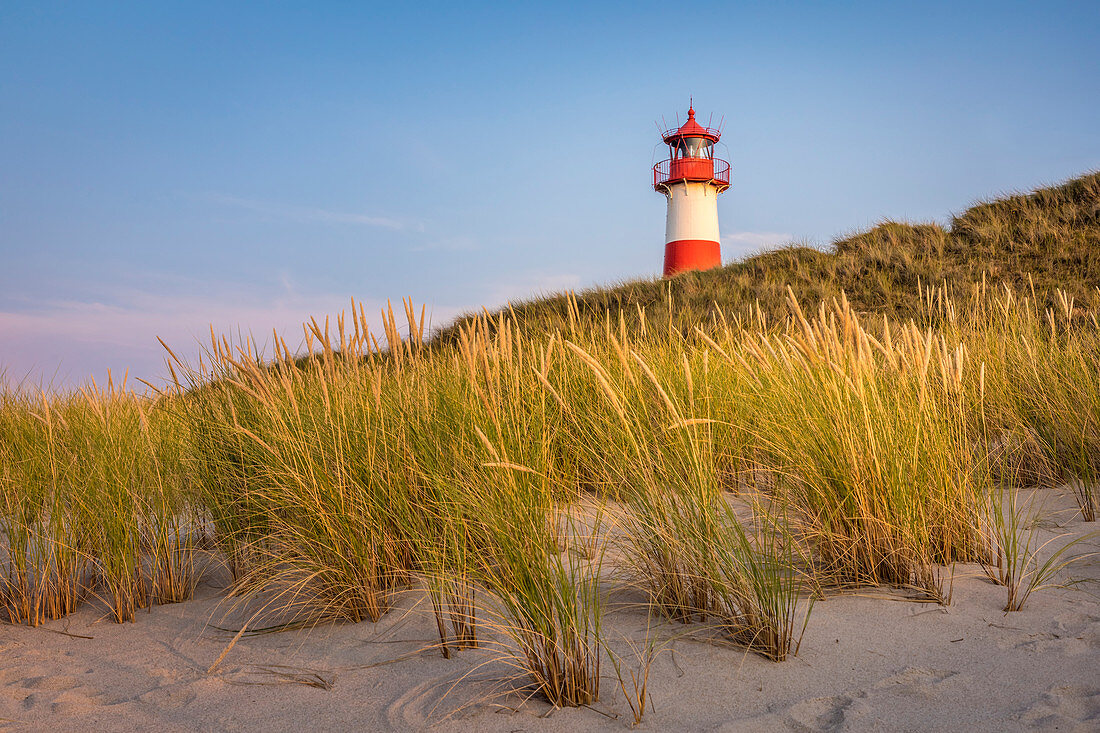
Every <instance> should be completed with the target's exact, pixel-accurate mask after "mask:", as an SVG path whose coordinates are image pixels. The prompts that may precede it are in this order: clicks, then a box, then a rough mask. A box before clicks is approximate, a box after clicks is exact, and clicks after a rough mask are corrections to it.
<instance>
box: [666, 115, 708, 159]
mask: <svg viewBox="0 0 1100 733" xmlns="http://www.w3.org/2000/svg"><path fill="white" fill-rule="evenodd" d="M663 137H664V140H665V142H666V143H668V144H669V145H676V144H677V143H679V142H680V141H683V140H688V139H691V138H695V139H699V140H706V141H707V142H708V143H716V142H718V139H719V138H720V137H722V133H721V132H720V131H719V130H716V129H714V128H712V127H704V126H703V125H700V124H699V123H698V122H697V121H696V120H695V108H694V107H689V108H688V118H687V122H685V123H684V124H682V125H680V126H679V127H678V128H676V129H675V130H669V131H668V132H666V133H665V134H664V136H663ZM692 157H694V156H692Z"/></svg>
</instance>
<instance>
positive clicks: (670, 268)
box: [653, 106, 730, 277]
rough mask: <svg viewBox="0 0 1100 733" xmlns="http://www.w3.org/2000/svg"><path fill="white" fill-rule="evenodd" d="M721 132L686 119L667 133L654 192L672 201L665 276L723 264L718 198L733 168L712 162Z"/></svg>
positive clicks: (692, 116) (691, 115)
mask: <svg viewBox="0 0 1100 733" xmlns="http://www.w3.org/2000/svg"><path fill="white" fill-rule="evenodd" d="M721 136H722V133H721V131H720V130H717V129H714V128H711V127H704V126H702V125H700V124H699V123H698V122H696V121H695V108H694V106H692V107H690V108H689V109H688V119H687V122H685V123H684V124H683V125H681V126H680V127H678V128H677V129H675V130H669V131H668V132H666V133H664V135H663V138H664V141H665V144H666V145H668V153H669V155H668V160H662V161H661V162H660V163H658V164H657V165H655V166H653V188H655V189H656V190H657V191H659V192H661V193H663V194H664V195H665V196H666V197H667V198H668V215H667V218H666V219H665V268H664V276H665V277H672V276H673V275H675V274H677V273H680V272H684V271H686V270H709V269H710V268H712V267H718V266H720V265H721V264H722V252H721V247H720V245H719V243H718V242H719V239H718V194H720V193H722V192H723V191H725V190H726V189H727V188H729V186H730V164H729V163H727V162H726V161H724V160H720V159H718V158H715V157H714V144H715V143H717V142H718V139H719V138H720V137H721Z"/></svg>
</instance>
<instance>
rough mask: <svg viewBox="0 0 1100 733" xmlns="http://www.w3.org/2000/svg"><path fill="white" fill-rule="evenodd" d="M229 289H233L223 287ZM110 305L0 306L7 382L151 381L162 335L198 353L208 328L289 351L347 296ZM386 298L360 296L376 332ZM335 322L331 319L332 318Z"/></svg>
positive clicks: (160, 370) (120, 296)
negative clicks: (280, 343) (125, 376)
mask: <svg viewBox="0 0 1100 733" xmlns="http://www.w3.org/2000/svg"><path fill="white" fill-rule="evenodd" d="M225 292H227V293H232V292H233V288H231V287H228V286H227V287H226V288H225ZM112 300H113V302H112V303H110V304H107V303H102V302H95V301H76V300H64V301H41V302H35V303H27V304H25V307H22V308H20V310H18V311H0V370H6V372H7V378H8V379H9V380H12V381H21V380H23V379H28V380H29V381H31V382H32V383H37V382H39V381H46V382H49V381H51V379H52V380H53V381H54V384H55V386H66V385H70V386H71V385H74V384H78V383H80V382H82V381H83V380H84V379H86V378H87V377H88V376H91V375H95V376H96V377H103V376H105V374H106V371H107V369H111V370H112V371H113V372H114V373H116V374H121V373H122V372H123V371H124V370H127V369H128V370H129V371H130V373H131V374H132V375H135V376H139V377H142V378H144V379H147V380H149V381H154V382H155V380H156V379H157V378H162V377H164V376H165V375H166V374H167V370H166V369H165V367H164V357H165V356H166V354H165V352H164V350H163V349H162V348H161V346H160V344H159V343H158V342H157V337H158V336H159V337H160V338H162V339H163V340H164V341H165V342H166V343H167V344H168V345H169V346H171V347H172V349H173V350H174V351H175V352H176V353H178V354H179V355H180V357H182V358H184V359H187V360H194V359H196V358H197V356H198V354H199V352H200V349H201V345H202V344H205V343H206V342H208V341H209V334H210V328H211V326H213V328H214V331H215V332H217V333H219V334H223V333H224V334H227V335H231V336H232V337H236V336H238V334H239V335H241V336H244V337H246V338H247V337H249V336H252V337H254V338H255V340H256V342H257V344H258V345H259V346H260V347H261V348H263V349H268V353H270V346H269V345H270V341H271V339H270V335H271V333H272V330H275V331H278V333H279V334H280V336H282V337H283V338H284V339H285V340H286V341H287V344H288V346H289V347H290V348H291V349H292V350H294V349H296V348H300V347H301V344H302V342H303V332H302V323H303V322H305V321H307V320H308V319H309V317H310V316H316V317H317V318H318V320H320V321H323V319H324V317H325V316H326V315H332V316H335V315H336V314H338V313H340V312H341V311H344V310H347V308H348V307H349V305H350V298H349V297H343V296H337V295H301V294H295V293H293V292H289V291H285V290H284V291H282V292H277V293H272V294H256V293H252V294H244V295H241V294H231V295H220V296H218V295H215V296H207V295H190V294H172V295H161V294H156V293H151V292H147V291H136V290H135V291H130V292H124V293H116V294H115V295H114V297H113V298H112ZM383 305H384V303H381V302H377V301H365V302H364V303H363V306H364V310H365V311H366V313H367V316H368V321H370V322H369V324H368V325H370V327H371V328H372V330H374V331H378V330H379V326H380V324H381V318H380V316H379V315H377V314H379V312H380V310H381V308H382V306H383ZM460 310H461V309H459V308H453V307H442V308H435V309H434V311H433V313H432V319H433V322H436V323H438V322H441V321H443V320H449V319H450V318H453V317H454V316H455V315H457V314H458V313H459V312H460ZM333 328H335V320H333Z"/></svg>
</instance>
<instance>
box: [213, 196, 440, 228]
mask: <svg viewBox="0 0 1100 733" xmlns="http://www.w3.org/2000/svg"><path fill="white" fill-rule="evenodd" d="M204 198H206V199H207V200H209V201H212V202H214V203H217V204H221V205H223V206H229V207H233V208H237V209H244V210H246V211H251V212H254V213H257V214H263V215H264V216H269V217H272V218H278V219H284V220H287V221H296V222H319V223H322V224H356V225H360V226H369V227H380V228H382V229H392V230H394V231H401V230H413V231H423V230H424V225H423V224H422V223H420V222H409V221H403V220H401V219H393V218H390V217H387V216H372V215H370V214H361V213H355V212H346V211H332V210H330V209H319V208H315V207H311V206H297V205H294V204H283V203H276V202H272V201H260V200H257V199H249V198H242V197H240V196H229V195H226V194H220V193H215V194H208V195H206V196H205V197H204Z"/></svg>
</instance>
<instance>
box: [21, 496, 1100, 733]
mask: <svg viewBox="0 0 1100 733" xmlns="http://www.w3.org/2000/svg"><path fill="white" fill-rule="evenodd" d="M1043 494H1044V496H1045V497H1046V498H1047V499H1048V501H1047V508H1048V509H1050V510H1052V511H1053V512H1054V513H1053V514H1052V515H1050V516H1051V524H1050V526H1047V527H1044V529H1043V530H1041V533H1042V535H1043V538H1044V539H1046V538H1049V537H1053V536H1055V535H1056V534H1061V533H1063V532H1068V533H1071V534H1073V535H1081V534H1086V533H1088V532H1091V531H1093V530H1095V529H1096V527H1095V525H1090V524H1086V523H1083V522H1081V521H1080V520H1079V519H1069V517H1070V516H1071V514H1072V510H1071V507H1072V506H1073V502H1072V498H1071V497H1069V496H1068V495H1067V494H1066V493H1065V492H1059V491H1053V490H1052V491H1046V492H1043ZM1063 522H1064V525H1063V526H1061V527H1058V526H1057V525H1058V524H1062V523H1063ZM1075 549H1076V550H1077V552H1078V553H1087V552H1094V551H1097V550H1100V539H1097V538H1092V539H1089V540H1086V541H1085V542H1082V543H1081V544H1080V545H1078V546H1077V548H1075ZM1065 577H1076V578H1087V579H1090V580H1091V581H1092V582H1090V583H1086V584H1084V585H1081V586H1078V587H1077V588H1076V589H1067V588H1058V589H1051V590H1045V591H1042V592H1039V593H1037V594H1036V595H1034V596H1032V597H1031V599H1029V601H1028V603H1027V605H1026V606H1025V607H1024V609H1023V610H1022V611H1020V612H1017V613H1010V614H1005V613H1003V612H1002V611H1001V608H1002V606H1003V605H1004V602H1005V598H1004V596H1005V592H1004V589H1003V588H1000V587H998V586H995V585H993V584H991V583H990V582H989V581H988V580H986V579H985V578H984V576H983V575H982V573H981V571H980V569H979V568H977V567H974V566H960V567H958V568H957V569H956V577H955V583H954V597H953V600H952V603H951V605H950V606H946V607H941V606H937V605H933V604H921V603H913V602H909V601H905V600H900V596H898V594H897V593H896V592H892V591H889V590H883V591H881V592H866V591H865V592H863V593H861V594H859V595H854V594H847V595H837V596H833V597H830V598H828V599H826V600H823V601H819V602H818V603H817V605H816V607H815V609H814V612H813V615H812V617H811V619H810V625H809V628H808V630H807V632H806V636H805V638H804V640H803V643H802V648H801V651H800V653H799V655H798V656H797V657H794V658H792V659H790V660H789V661H786V662H783V663H780V664H776V663H774V662H770V661H767V660H765V659H762V658H760V657H758V656H755V655H752V654H745V653H743V652H741V651H739V650H737V649H733V648H729V647H727V646H722V645H717V644H714V643H711V642H708V641H707V640H706V636H707V634H706V629H705V628H703V627H696V626H679V625H670V624H662V625H659V626H656V627H655V629H656V632H657V633H658V634H659V635H661V637H662V639H664V640H666V641H667V644H666V646H665V651H664V652H663V653H662V654H661V655H660V656H659V657H658V658H657V659H656V661H655V662H654V664H653V667H652V671H651V677H650V691H651V693H652V703H653V710H652V711H650V712H649V713H647V715H646V718H645V720H644V721H643V723H642V725H641V726H640V727H641V728H643V729H650V730H666V729H680V730H714V731H729V732H731V733H732V732H733V731H761V730H765V731H770V730H777V731H788V730H789V731H845V730H902V731H918V730H960V731H962V730H965V731H1011V730H1033V729H1038V730H1060V731H1095V730H1100V600H1098V596H1097V594H1098V591H1100V586H1098V585H1096V581H1098V580H1100V557H1091V558H1087V559H1085V560H1082V561H1081V562H1079V563H1077V564H1076V565H1074V566H1072V567H1071V568H1070V570H1069V571H1068V575H1067V576H1063V578H1065ZM217 585H218V579H217V578H216V577H215V578H213V579H211V580H209V581H207V583H206V584H204V585H203V586H202V587H201V589H200V592H199V593H198V596H197V598H196V600H194V601H191V602H188V603H183V604H177V605H169V606H158V607H154V608H153V609H152V610H151V611H150V612H148V613H145V612H143V613H141V614H139V616H138V620H137V622H136V623H134V624H126V625H117V624H114V623H112V622H110V621H109V620H108V619H107V618H105V616H106V610H105V608H104V607H102V606H100V605H98V604H96V603H90V604H87V605H86V606H85V607H83V608H82V609H81V610H80V611H79V612H77V613H76V614H74V615H73V616H71V617H69V618H66V619H62V620H60V621H55V622H52V623H50V624H49V625H47V626H46V627H43V628H37V629H35V628H27V627H16V626H3V627H0V660H2V665H0V719H2V723H0V724H2V725H4V726H7V727H9V728H11V729H14V730H34V729H54V730H81V729H83V730H135V729H149V728H153V727H155V728H156V729H157V730H160V731H174V730H181V731H182V730H256V729H262V730H288V731H289V730H302V729H310V728H313V729H317V730H350V729H357V730H405V729H420V728H427V727H436V728H439V729H444V730H452V729H457V730H478V731H483V730H484V731H514V730H546V731H553V730H623V729H627V728H629V727H630V723H631V714H630V710H629V708H628V706H627V704H626V700H625V698H624V697H623V695H622V693H621V692H620V690H619V688H618V682H617V680H616V679H615V677H614V674H613V670H612V667H611V665H610V664H605V665H604V669H603V672H604V679H603V686H602V693H601V700H600V701H599V702H598V703H597V704H596V705H594V706H593V707H592V708H591V709H568V710H552V709H551V708H550V707H549V706H548V705H546V704H545V703H542V702H539V701H537V700H524V697H523V695H522V694H521V693H519V692H515V691H512V692H510V693H509V692H508V690H510V689H512V687H513V685H512V683H510V682H509V681H508V676H509V672H510V671H509V669H508V668H507V667H506V666H504V665H502V664H500V663H494V662H493V661H492V655H491V654H490V653H489V652H487V651H485V650H472V651H466V652H462V653H460V654H458V655H457V656H456V657H455V658H453V659H451V660H445V659H443V658H442V657H441V656H440V655H439V654H438V653H437V652H435V651H432V650H431V649H427V648H426V647H428V646H430V645H431V644H432V643H433V641H434V638H433V637H434V626H433V622H432V619H431V616H430V606H429V604H428V602H427V600H426V598H424V597H422V596H421V595H420V594H419V593H416V592H409V593H407V594H405V595H404V596H403V597H402V598H401V600H400V603H399V605H398V608H397V609H395V610H394V611H392V612H391V613H390V614H388V615H387V616H386V617H385V618H384V619H383V620H382V621H381V622H379V623H377V624H370V623H362V624H354V625H351V624H345V625H331V626H322V627H317V628H313V629H310V630H297V631H288V632H281V633H268V634H259V635H252V636H245V637H242V639H241V640H240V642H239V643H238V644H237V645H236V646H235V647H234V648H233V649H232V650H231V651H230V653H229V654H228V655H227V656H226V658H225V660H224V661H223V662H222V664H221V665H220V666H219V668H218V669H217V670H216V671H215V672H214V673H213V674H207V673H206V670H207V669H208V668H209V666H210V665H211V663H212V662H213V661H214V660H215V659H217V657H218V655H219V654H220V653H221V652H222V650H223V649H225V647H226V645H227V644H228V642H229V641H230V639H231V638H232V636H233V634H232V633H231V632H229V631H224V630H221V629H219V628H218V627H219V626H220V627H222V628H232V627H234V625H235V624H238V625H239V624H240V623H241V621H242V619H243V618H244V617H243V616H242V615H241V614H240V613H230V612H229V609H228V608H227V606H226V605H225V602H224V598H223V595H222V594H221V592H220V590H219V588H218V587H217ZM610 600H611V602H612V603H613V604H616V608H614V609H613V610H612V611H611V613H610V614H609V616H608V618H607V619H606V625H607V633H608V636H609V637H610V638H611V639H612V640H615V639H619V638H622V637H624V636H630V637H633V638H640V637H641V635H642V634H643V633H644V629H645V626H646V617H645V612H644V610H642V609H640V608H639V606H638V603H637V602H638V601H640V600H641V598H640V596H634V595H631V594H630V593H628V592H625V591H619V592H617V593H616V594H614V595H613V597H612V598H611V599H610ZM625 648H626V647H625V646H623V647H622V649H623V650H624V651H625Z"/></svg>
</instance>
